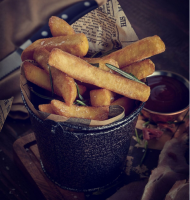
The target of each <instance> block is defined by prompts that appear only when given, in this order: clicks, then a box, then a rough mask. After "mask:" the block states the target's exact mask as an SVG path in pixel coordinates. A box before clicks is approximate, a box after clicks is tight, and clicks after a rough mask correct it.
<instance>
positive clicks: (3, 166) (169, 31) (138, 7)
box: [0, 0, 189, 200]
mask: <svg viewBox="0 0 190 200" xmlns="http://www.w3.org/2000/svg"><path fill="white" fill-rule="evenodd" d="M119 3H120V4H121V7H122V8H123V10H124V12H125V14H126V16H127V17H128V19H129V21H130V22H131V25H132V27H133V28H134V30H135V32H136V33H137V35H138V37H139V39H142V38H144V37H147V36H152V35H158V36H160V37H161V39H162V40H163V41H164V42H165V44H166V51H165V52H164V53H162V54H160V55H157V56H155V57H152V60H153V62H154V63H155V66H156V70H161V69H162V70H169V71H173V72H176V73H179V74H181V75H183V76H184V77H186V78H187V79H189V1H188V0H180V1H179V0H159V1H158V0H157V1H155V0H140V1H138V0H119ZM30 128H31V124H30V121H29V119H28V120H24V121H22V120H13V119H11V118H10V117H8V118H7V120H6V122H5V124H4V127H3V129H2V131H1V133H0V199H2V200H8V199H12V200H15V199H19V200H33V199H39V196H38V193H37V191H36V190H34V188H33V187H32V186H31V184H30V182H29V181H28V179H27V178H26V177H25V176H24V175H23V173H22V171H21V170H20V169H19V168H18V166H17V165H16V164H15V162H14V160H13V148H12V145H13V143H14V141H16V140H17V139H18V138H19V137H21V136H23V135H26V134H27V133H29V132H31V129H30Z"/></svg>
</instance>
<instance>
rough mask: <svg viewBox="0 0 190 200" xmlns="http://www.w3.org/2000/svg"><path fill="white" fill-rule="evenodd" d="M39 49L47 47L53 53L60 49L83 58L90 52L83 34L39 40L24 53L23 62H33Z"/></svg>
mask: <svg viewBox="0 0 190 200" xmlns="http://www.w3.org/2000/svg"><path fill="white" fill-rule="evenodd" d="M37 47H45V48H46V50H48V51H51V50H52V49H53V48H59V49H61V50H63V51H66V52H68V53H70V54H73V55H75V56H79V57H83V56H85V55H86V54H87V52H88V48H89V44H88V40H87V37H86V36H85V34H83V33H78V34H74V35H67V36H59V37H51V38H44V39H39V40H37V41H35V42H33V43H32V44H31V45H30V46H28V47H27V48H26V49H25V50H24V51H23V52H22V54H21V59H22V61H24V60H27V59H30V60H32V59H33V53H34V50H35V48H37Z"/></svg>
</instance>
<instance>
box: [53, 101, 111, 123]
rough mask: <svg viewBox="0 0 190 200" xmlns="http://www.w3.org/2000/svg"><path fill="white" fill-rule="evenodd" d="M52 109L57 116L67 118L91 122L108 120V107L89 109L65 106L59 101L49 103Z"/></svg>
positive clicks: (87, 107)
mask: <svg viewBox="0 0 190 200" xmlns="http://www.w3.org/2000/svg"><path fill="white" fill-rule="evenodd" d="M51 105H52V109H53V110H54V112H55V113H56V114H58V115H62V116H65V117H68V118H71V117H74V118H84V119H92V120H99V121H102V120H106V119H108V114H109V106H102V107H90V106H76V105H72V106H67V105H66V104H65V103H64V102H61V101H59V100H52V101H51Z"/></svg>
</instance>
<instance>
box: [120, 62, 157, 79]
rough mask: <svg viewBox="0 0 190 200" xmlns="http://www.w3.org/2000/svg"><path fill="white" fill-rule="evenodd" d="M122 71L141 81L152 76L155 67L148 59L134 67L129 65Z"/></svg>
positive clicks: (135, 64)
mask: <svg viewBox="0 0 190 200" xmlns="http://www.w3.org/2000/svg"><path fill="white" fill-rule="evenodd" d="M122 70H123V71H125V72H127V73H129V74H130V73H131V74H133V75H134V76H136V77H137V78H138V79H139V80H141V79H143V78H146V77H147V76H149V75H151V74H152V73H153V72H154V71H155V65H154V63H153V62H152V61H151V60H150V59H146V60H143V61H140V62H137V63H134V64H132V65H128V66H126V67H124V68H122Z"/></svg>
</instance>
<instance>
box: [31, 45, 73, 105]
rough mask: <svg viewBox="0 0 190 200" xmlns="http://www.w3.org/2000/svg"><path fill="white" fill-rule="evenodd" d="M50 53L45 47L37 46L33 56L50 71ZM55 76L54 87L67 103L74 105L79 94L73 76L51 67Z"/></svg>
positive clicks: (53, 76)
mask: <svg viewBox="0 0 190 200" xmlns="http://www.w3.org/2000/svg"><path fill="white" fill-rule="evenodd" d="M49 55H50V53H49V52H48V51H47V50H46V49H45V48H36V49H35V51H34V55H33V58H34V60H35V61H36V62H37V63H39V64H40V66H41V67H42V68H43V69H44V70H45V71H46V72H47V73H49V67H48V59H49ZM50 71H51V75H52V78H53V88H54V90H55V91H59V92H58V93H59V94H61V95H62V97H63V99H64V100H65V103H66V104H67V105H72V104H73V102H74V100H75V99H76V96H77V89H76V85H75V81H74V79H73V78H71V77H69V76H68V75H67V74H65V73H63V72H62V71H60V70H58V69H56V68H54V67H50Z"/></svg>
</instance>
